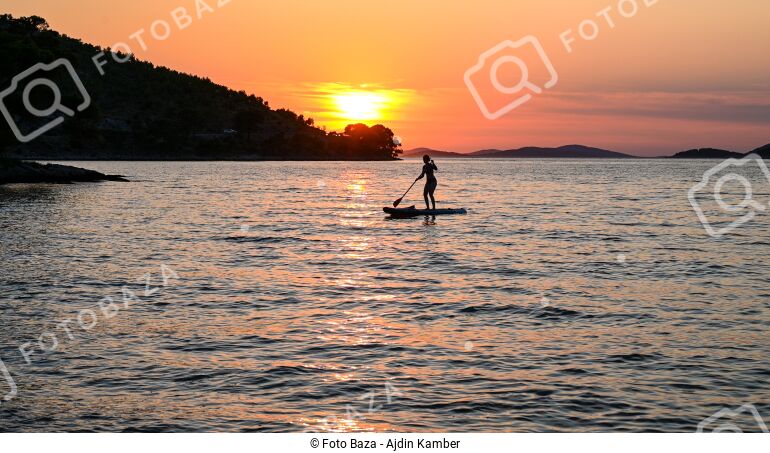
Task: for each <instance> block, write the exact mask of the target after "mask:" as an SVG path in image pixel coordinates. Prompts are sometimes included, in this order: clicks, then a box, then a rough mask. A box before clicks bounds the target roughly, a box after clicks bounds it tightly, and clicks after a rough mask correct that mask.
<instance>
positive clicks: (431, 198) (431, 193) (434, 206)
mask: <svg viewBox="0 0 770 453" xmlns="http://www.w3.org/2000/svg"><path fill="white" fill-rule="evenodd" d="M435 191H436V184H434V185H433V186H431V188H430V189H429V190H428V195H430V201H432V202H433V209H436V198H434V197H433V192H435ZM425 204H428V199H427V197H426V198H425Z"/></svg>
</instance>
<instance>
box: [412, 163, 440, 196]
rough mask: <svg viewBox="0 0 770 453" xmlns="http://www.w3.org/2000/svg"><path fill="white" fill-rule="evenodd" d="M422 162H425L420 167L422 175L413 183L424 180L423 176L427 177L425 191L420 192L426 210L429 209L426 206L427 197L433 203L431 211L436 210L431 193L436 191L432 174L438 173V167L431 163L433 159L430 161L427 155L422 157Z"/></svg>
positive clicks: (435, 182) (436, 182)
mask: <svg viewBox="0 0 770 453" xmlns="http://www.w3.org/2000/svg"><path fill="white" fill-rule="evenodd" d="M422 161H423V162H425V165H423V166H422V174H421V175H420V176H419V177H418V178H417V179H415V182H417V181H418V180H420V179H422V178H424V177H425V176H427V177H428V180H427V181H425V189H423V191H422V196H423V197H424V198H425V207H426V209H430V204H428V196H429V195H430V201H432V202H433V209H436V199H435V198H433V192H435V191H436V186H438V181H437V180H436V176H435V175H434V174H433V172H435V171H438V167H436V164H435V163H433V159H431V158H430V156H429V155H427V154H426V155H424V156H422Z"/></svg>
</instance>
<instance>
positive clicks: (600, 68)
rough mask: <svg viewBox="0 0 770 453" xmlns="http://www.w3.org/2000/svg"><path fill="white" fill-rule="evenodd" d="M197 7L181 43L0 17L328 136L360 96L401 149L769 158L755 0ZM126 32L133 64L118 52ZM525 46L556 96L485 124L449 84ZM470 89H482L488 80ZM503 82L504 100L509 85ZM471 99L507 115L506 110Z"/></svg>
mask: <svg viewBox="0 0 770 453" xmlns="http://www.w3.org/2000/svg"><path fill="white" fill-rule="evenodd" d="M197 1H205V2H206V3H207V4H208V5H209V6H210V7H211V9H212V10H214V11H213V12H209V11H203V13H202V17H201V18H200V19H198V18H197V17H194V18H193V21H192V23H191V24H189V26H188V27H187V28H185V29H184V30H179V29H178V28H176V25H175V24H174V22H173V20H172V19H171V14H170V12H171V11H172V10H174V9H176V8H178V7H184V8H185V9H186V10H187V11H189V12H190V13H191V14H192V15H193V16H195V10H196V6H195V5H196V0H146V1H144V0H132V1H119V0H116V1H103V0H3V7H2V11H3V12H9V13H11V14H13V15H14V16H20V15H32V14H36V15H40V16H43V17H45V18H46V19H48V21H49V23H50V24H51V26H52V27H53V28H54V29H56V30H58V31H60V32H63V33H66V34H68V35H70V36H73V37H77V38H81V39H82V40H84V41H87V42H91V43H94V44H99V45H103V46H110V45H112V44H114V43H116V42H120V41H123V42H128V43H130V44H133V46H132V50H133V51H134V52H135V53H136V54H137V56H138V57H139V58H142V59H147V60H151V61H152V62H154V63H156V64H160V65H165V66H169V67H171V68H174V69H177V70H180V71H184V72H190V73H194V74H197V75H201V76H207V77H209V78H211V79H212V80H214V81H215V82H218V83H221V84H224V85H228V86H230V87H232V88H235V89H244V90H246V91H248V92H250V93H254V94H256V95H258V96H262V97H263V98H265V99H267V100H268V101H269V102H270V105H271V106H272V107H276V108H277V107H286V108H290V109H292V110H294V111H296V112H298V113H304V114H306V115H309V116H312V117H314V118H316V119H317V121H318V123H319V124H322V125H327V126H329V127H330V128H339V127H340V126H341V125H342V124H344V123H345V122H347V119H346V118H340V116H343V117H344V116H345V115H344V114H341V113H340V112H336V111H335V110H336V109H338V108H339V102H336V103H335V101H334V99H332V97H333V96H334V95H335V94H337V95H339V94H344V93H346V92H351V91H353V92H357V93H374V94H373V95H371V96H370V97H372V99H375V100H376V102H375V104H376V110H377V115H378V116H380V118H379V121H377V120H375V119H370V117H371V116H372V115H370V113H371V112H368V110H367V109H363V111H366V112H367V113H365V114H364V113H362V115H364V116H366V117H367V121H366V122H369V123H376V122H382V123H384V124H385V125H387V126H389V127H391V128H392V129H394V131H395V132H396V133H397V134H398V135H399V136H401V137H402V138H403V141H404V147H405V148H413V147H418V146H428V147H432V148H437V149H445V150H454V151H470V150H477V149H482V148H503V149H505V148H514V147H519V146H525V145H539V146H558V145H563V144H569V143H581V144H586V145H592V146H598V147H605V148H609V149H614V150H618V151H624V152H630V153H633V154H638V155H659V154H670V153H672V152H675V151H679V150H681V149H686V148H692V147H696V146H698V147H700V146H704V147H705V146H709V147H724V148H729V149H735V150H749V149H753V148H755V147H758V146H760V145H764V144H766V143H769V142H770V58H768V55H770V27H767V23H768V19H770V2H768V1H764V0H732V1H731V2H724V1H723V0H658V1H657V4H654V5H652V6H650V7H647V6H645V1H647V2H653V1H654V0H622V1H623V2H625V3H624V6H625V7H626V8H627V9H626V10H625V11H626V12H627V13H629V14H630V7H631V6H632V4H631V2H632V1H635V2H636V3H637V4H638V11H637V12H636V14H635V15H634V16H633V17H629V18H625V17H623V16H622V15H621V14H620V12H619V11H618V0H519V1H515V0H475V1H473V2H470V1H458V0H419V1H417V0H411V1H407V0H391V1H388V2H363V1H352V0H329V1H325V2H318V1H314V2H311V1H299V0H284V1H281V2H267V1H254V0H229V1H228V0H197ZM218 2H219V3H226V4H224V5H222V6H221V7H218V5H217V3H218ZM606 7H611V9H610V10H609V12H607V13H606V15H605V16H597V13H598V12H600V11H602V10H603V9H604V8H606ZM604 17H609V18H610V19H611V20H612V22H613V25H614V28H611V27H610V26H609V24H608V22H607V20H606V19H605V18H604ZM588 18H592V19H593V20H595V22H596V23H597V24H598V26H599V33H598V36H597V37H596V39H594V40H593V41H583V40H581V39H580V38H579V35H578V31H577V30H578V26H579V24H580V23H581V21H583V20H585V19H588ZM158 19H162V20H166V21H168V23H170V24H171V25H172V28H171V33H170V35H169V36H168V38H167V39H165V40H157V39H155V38H153V37H152V36H151V34H150V31H149V29H150V27H151V24H152V23H153V21H155V20H158ZM140 29H145V33H144V35H143V37H144V39H145V44H146V46H147V50H143V49H141V48H140V46H139V45H138V44H137V40H136V39H131V38H129V37H130V35H132V34H133V33H134V32H136V31H138V30H140ZM567 29H573V35H574V36H575V38H576V41H575V42H574V43H572V46H573V52H572V53H568V52H567V51H566V50H565V47H564V45H563V44H562V42H561V41H560V38H559V36H560V34H561V33H562V32H564V31H565V30H567ZM158 30H159V31H160V32H162V31H163V30H162V29H158ZM586 30H589V31H590V29H586ZM526 35H535V36H537V37H538V38H539V40H540V41H541V42H542V45H543V46H544V49H545V52H546V54H547V55H548V57H549V59H550V60H551V61H552V63H553V65H554V67H555V69H556V72H557V73H558V79H559V80H558V84H557V85H556V86H555V87H553V88H552V89H550V90H546V91H545V93H543V94H542V95H536V96H534V98H533V99H532V100H531V101H529V102H528V103H526V104H525V105H523V106H521V107H519V108H517V109H515V110H514V111H512V112H510V113H508V114H507V115H505V116H503V117H501V118H499V119H497V120H488V119H486V118H485V117H484V116H483V115H482V113H481V111H480V109H479V107H478V106H477V104H476V102H475V101H474V99H473V97H472V96H471V94H470V93H469V90H468V88H467V87H466V85H465V82H464V78H463V76H464V74H465V72H466V70H467V69H468V68H470V67H471V66H473V65H475V64H476V62H477V61H478V58H479V55H480V54H481V53H482V52H484V51H486V50H487V49H489V48H491V47H492V46H494V45H496V44H498V43H499V42H501V41H503V40H506V39H510V40H518V39H519V38H521V37H523V36H526ZM517 55H518V56H519V57H521V58H522V59H527V61H526V64H527V66H528V67H530V79H533V80H535V81H540V80H543V76H544V75H545V74H544V71H538V70H537V67H541V66H542V64H538V61H537V59H534V60H533V59H532V58H533V57H532V56H531V55H529V54H527V55H528V56H527V55H525V54H520V55H519V54H517ZM490 64H491V62H490ZM486 67H487V66H485V68H486ZM501 68H506V69H508V68H510V65H508V67H506V66H501ZM541 72H543V74H541ZM479 74H481V75H483V76H484V78H483V81H488V80H489V75H488V74H489V72H488V71H487V72H486V73H485V72H484V71H483V70H482V71H481V72H480V73H479ZM501 74H503V75H501V79H502V80H501V82H502V83H503V84H504V85H507V86H512V85H515V84H516V82H515V81H514V80H517V79H516V77H519V76H520V73H519V72H516V71H509V72H505V71H502V72H501ZM505 74H508V75H509V76H510V77H511V79H510V80H508V79H506V77H505ZM483 96H484V97H485V99H487V98H488V97H489V96H492V99H491V101H490V102H491V103H507V102H509V101H510V99H515V96H516V95H515V94H514V95H506V94H502V93H500V92H494V91H486V92H484V93H483ZM338 100H339V99H338ZM344 102H346V101H345V100H344V99H343V103H344ZM354 110H356V111H361V110H362V109H354ZM377 115H375V116H377Z"/></svg>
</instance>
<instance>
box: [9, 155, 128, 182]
mask: <svg viewBox="0 0 770 453" xmlns="http://www.w3.org/2000/svg"><path fill="white" fill-rule="evenodd" d="M98 181H123V182H128V180H127V179H126V178H124V177H123V176H119V175H105V174H103V173H99V172H98V171H93V170H86V169H84V168H77V167H70V166H67V165H57V164H45V165H43V164H39V163H37V162H24V161H19V160H0V184H12V183H55V184H70V183H73V182H98Z"/></svg>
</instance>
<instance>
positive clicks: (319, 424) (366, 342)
mask: <svg viewBox="0 0 770 453" xmlns="http://www.w3.org/2000/svg"><path fill="white" fill-rule="evenodd" d="M66 164H68V165H75V166H80V167H85V168H90V169H94V170H98V171H102V172H105V173H111V174H121V175H125V176H127V177H128V179H130V181H131V182H105V183H91V184H70V185H39V184H38V185H8V186H0V431H3V432H41V431H46V432H48V431H55V432H60V431H65V432H80V431H97V432H137V431H173V432H199V431H204V432H252V431H264V432H325V431H330V432H661V431H664V432H695V431H697V430H703V431H729V430H732V431H734V430H738V429H739V430H742V431H761V430H762V426H764V425H763V423H762V420H761V417H762V416H764V418H765V420H767V424H770V385H769V384H768V381H769V380H770V360H768V358H769V357H770V341H769V340H770V310H769V309H770V284H769V283H768V275H770V212H766V211H767V209H764V208H765V207H766V206H767V203H766V201H768V199H770V181H768V180H767V179H766V178H765V179H763V177H764V173H763V172H762V170H761V168H753V169H752V168H749V166H745V167H737V166H736V167H735V168H733V167H730V166H728V167H726V168H717V169H715V166H716V165H717V164H719V162H718V161H709V160H674V159H632V160H612V159H609V160H607V159H603V160H586V159H564V160H562V159H542V160H538V159H521V160H518V159H499V160H494V159H453V160H438V161H437V162H436V164H437V166H438V168H439V171H438V172H437V173H436V176H437V178H438V189H437V191H436V199H437V206H438V207H439V208H466V209H467V211H468V212H467V214H466V215H452V216H436V217H425V216H420V217H415V218H410V219H392V218H389V217H388V216H387V215H386V214H385V213H384V212H383V211H382V208H383V207H385V206H390V205H391V204H392V203H393V201H394V200H395V199H397V198H399V197H400V196H402V194H403V193H404V191H405V190H406V189H407V188H408V187H409V185H410V184H411V183H412V181H413V180H414V178H415V177H417V176H418V175H419V173H420V171H421V162H420V161H419V160H404V161H393V162H66ZM712 170H713V171H712ZM720 171H722V172H725V171H726V173H725V174H727V175H728V176H727V177H726V178H720V177H719V175H718V174H717V173H719V172H720ZM715 172H716V173H715ZM718 178H719V179H718ZM741 178H743V179H741ZM748 184H751V185H750V186H749V185H748ZM714 185H716V188H714ZM747 188H750V189H751V190H750V193H746V192H745V190H746V189H747ZM410 205H416V206H417V207H422V206H424V201H423V198H422V182H418V184H417V185H416V186H415V188H414V189H412V191H411V192H410V193H409V194H407V196H406V197H405V198H404V201H403V202H402V206H410Z"/></svg>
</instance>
